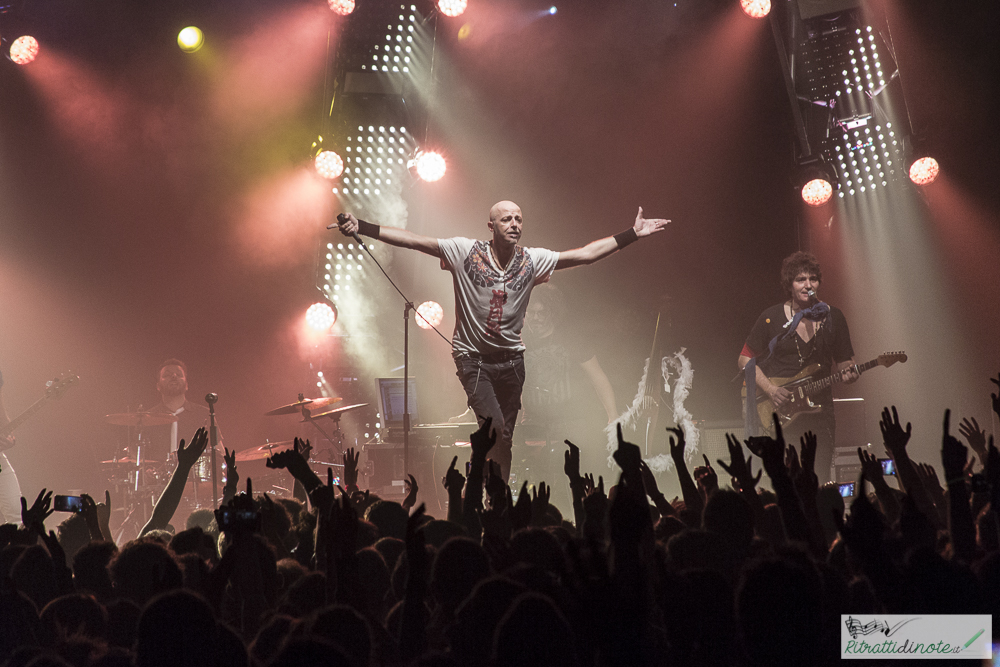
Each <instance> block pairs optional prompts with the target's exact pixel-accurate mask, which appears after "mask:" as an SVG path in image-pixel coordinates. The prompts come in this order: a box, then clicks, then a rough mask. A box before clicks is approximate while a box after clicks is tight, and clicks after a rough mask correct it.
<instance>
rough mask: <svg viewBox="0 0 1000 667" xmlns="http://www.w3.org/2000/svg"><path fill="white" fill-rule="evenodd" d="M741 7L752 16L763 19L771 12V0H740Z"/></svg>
mask: <svg viewBox="0 0 1000 667" xmlns="http://www.w3.org/2000/svg"><path fill="white" fill-rule="evenodd" d="M740 7H742V8H743V13H745V14H746V15H747V16H749V17H750V18H754V19H762V18H764V17H765V16H767V15H768V14H769V13H770V12H771V0H740Z"/></svg>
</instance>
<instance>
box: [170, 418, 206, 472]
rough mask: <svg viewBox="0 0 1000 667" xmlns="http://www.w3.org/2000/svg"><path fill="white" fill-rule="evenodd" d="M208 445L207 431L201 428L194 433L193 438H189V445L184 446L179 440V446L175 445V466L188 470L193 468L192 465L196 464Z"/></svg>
mask: <svg viewBox="0 0 1000 667" xmlns="http://www.w3.org/2000/svg"><path fill="white" fill-rule="evenodd" d="M207 445H208V431H207V430H206V429H205V428H204V427H202V428H200V429H198V430H197V431H195V432H194V437H193V438H191V443H190V444H189V445H187V446H186V447H185V446H184V441H183V440H181V442H180V444H179V445H177V466H178V467H183V468H187V469H188V470H190V469H191V468H193V467H194V464H195V463H197V462H198V459H199V457H201V455H202V454H203V453H204V452H205V447H206V446H207Z"/></svg>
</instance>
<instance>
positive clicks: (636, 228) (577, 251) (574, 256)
mask: <svg viewBox="0 0 1000 667" xmlns="http://www.w3.org/2000/svg"><path fill="white" fill-rule="evenodd" d="M668 224H670V221H669V220H664V219H663V218H646V217H644V216H643V214H642V207H641V206H640V207H639V213H638V214H637V215H636V216H635V224H634V225H633V226H632V228H631V230H630V231H632V232H634V236H632V238H631V240H628V239H626V238H624V236H625V235H624V234H617V235H615V236H607V237H605V238H603V239H597V240H596V241H591V242H590V243H588V244H587V245H585V246H583V247H582V248H573V249H572V250H563V251H562V252H560V253H559V262H558V263H557V264H556V269H569V268H572V267H574V266H580V265H581V264H593V263H594V262H596V261H597V260H599V259H604V258H605V257H607V256H608V255H611V254H613V253H615V252H617V251H618V250H620V249H621V248H623V247H624V246H625V245H628V244H629V243H631V242H632V241H635V240H637V239H640V238H642V237H644V236H649V235H650V234H656V233H657V232H661V231H663V230H664V229H666V227H667V225H668ZM618 237H623V238H622V239H621V241H620V240H619V238H618Z"/></svg>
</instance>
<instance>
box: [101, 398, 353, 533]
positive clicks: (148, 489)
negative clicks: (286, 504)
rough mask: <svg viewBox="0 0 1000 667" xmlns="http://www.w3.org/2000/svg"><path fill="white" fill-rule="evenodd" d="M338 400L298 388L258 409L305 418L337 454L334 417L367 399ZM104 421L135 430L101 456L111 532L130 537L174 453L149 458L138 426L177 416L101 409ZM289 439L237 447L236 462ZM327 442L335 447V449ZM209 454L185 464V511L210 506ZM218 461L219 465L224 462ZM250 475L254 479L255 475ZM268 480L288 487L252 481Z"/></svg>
mask: <svg viewBox="0 0 1000 667" xmlns="http://www.w3.org/2000/svg"><path fill="white" fill-rule="evenodd" d="M341 402H343V399H342V398H339V397H322V398H306V397H305V396H304V395H303V394H299V396H298V400H297V401H295V402H294V403H289V404H288V405H283V406H281V407H279V408H275V409H273V410H269V411H267V412H265V413H264V415H265V416H268V417H277V416H283V415H292V414H298V415H300V416H301V417H302V419H301V420H300V423H305V422H309V423H311V424H312V425H313V427H315V428H316V430H318V431H319V432H320V433H321V434H322V435H323V437H324V439H325V440H326V441H327V442H329V443H330V445H331V447H330V448H328V449H326V450H323V451H324V452H329V453H330V454H331V456H328V457H327V458H334V459H339V458H340V457H341V455H342V453H343V449H344V447H343V445H344V432H343V431H342V430H341V428H340V418H341V417H342V416H343V415H344V414H345V413H347V412H350V411H352V410H357V409H359V408H363V407H365V406H367V405H368V404H367V403H356V404H354V405H345V406H340V407H336V405H337V404H338V403H341ZM321 419H329V420H330V421H332V422H333V424H334V431H333V432H332V433H327V431H326V430H324V428H323V426H322V425H321V424H320V423H318V420H321ZM104 421H105V422H106V423H108V424H111V425H113V426H125V427H128V428H130V429H134V430H135V431H134V435H132V434H131V433H130V444H129V446H128V447H125V448H124V449H123V450H122V451H121V452H120V453H121V456H115V457H114V458H112V459H110V460H108V461H102V462H101V465H102V466H104V468H105V470H106V471H107V474H108V479H109V482H110V483H111V484H112V485H113V486H114V488H115V497H116V498H119V499H121V500H119V501H118V502H116V505H117V506H118V510H119V511H121V512H122V513H123V517H122V520H121V528H120V529H119V533H118V535H117V538H118V540H119V542H120V540H121V539H122V537H134V536H136V535H138V534H139V531H140V530H141V529H142V526H143V525H145V523H146V521H148V520H149V517H150V516H151V515H152V512H153V506H154V505H155V504H156V501H157V500H158V499H159V497H160V494H161V493H162V492H163V489H164V488H165V487H166V485H167V482H168V481H169V480H170V476H171V474H173V471H174V469H175V468H176V467H177V461H176V456H175V454H170V455H169V456H168V460H167V461H161V460H151V459H150V458H149V457H148V456H147V455H146V454H145V453H144V447H145V446H146V445H147V444H148V441H147V440H146V439H144V437H143V429H144V428H146V427H151V426H169V425H170V424H173V423H174V422H176V421H177V416H176V415H173V414H171V413H169V412H143V411H140V412H119V413H115V414H110V415H106V416H105V417H104ZM293 443H294V440H286V441H281V442H265V443H264V444H263V445H260V446H258V447H251V448H249V449H244V450H240V451H237V452H236V460H237V461H239V462H247V461H259V460H264V459H266V458H268V457H269V456H271V455H272V454H276V453H278V452H281V451H285V450H288V449H291V448H292V446H293ZM333 448H336V452H334V449H333ZM210 454H211V452H210V451H209V449H206V450H205V452H204V453H203V454H202V455H201V456H200V457H199V458H198V461H197V462H196V463H195V465H194V467H193V468H192V469H191V475H190V478H189V480H188V484H189V485H190V488H189V489H188V490H186V491H185V494H184V500H182V505H185V506H187V509H189V510H190V511H194V510H196V509H202V508H209V509H215V507H214V503H213V498H212V496H213V493H212V488H211V485H212V472H213V471H212V458H213V457H212V456H210ZM214 458H216V459H217V460H218V461H221V460H222V458H223V457H222V453H221V452H219V451H218V450H217V451H216V456H215V457H214ZM310 464H311V465H315V466H322V467H323V469H324V471H325V468H326V467H329V466H332V467H336V468H342V467H343V464H342V463H337V462H335V461H331V462H327V461H317V460H315V459H312V460H310ZM221 465H222V467H223V469H224V468H225V464H224V463H223V464H221ZM223 474H225V473H223ZM338 476H339V475H338ZM221 481H222V482H223V483H224V482H225V478H222V480H221ZM254 481H255V482H256V481H257V480H256V478H255V479H254ZM262 481H263V480H262ZM271 486H273V488H274V489H275V490H281V491H288V489H286V488H285V487H283V486H280V485H279V484H272V485H270V486H269V485H267V484H263V485H261V486H258V485H257V484H255V485H254V487H255V488H263V489H267V488H271Z"/></svg>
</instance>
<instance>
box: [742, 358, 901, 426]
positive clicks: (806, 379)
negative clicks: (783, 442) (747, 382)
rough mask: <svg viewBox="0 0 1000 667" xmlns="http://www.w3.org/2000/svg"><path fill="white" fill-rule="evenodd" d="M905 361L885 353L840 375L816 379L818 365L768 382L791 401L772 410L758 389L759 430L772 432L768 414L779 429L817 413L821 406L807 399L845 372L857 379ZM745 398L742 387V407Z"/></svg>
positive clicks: (744, 390)
mask: <svg viewBox="0 0 1000 667" xmlns="http://www.w3.org/2000/svg"><path fill="white" fill-rule="evenodd" d="M906 358H907V357H906V353H905V352H886V353H884V354H880V355H879V356H878V357H876V358H875V359H872V360H871V361H869V362H867V363H864V364H857V365H855V366H849V367H847V368H845V369H844V370H842V371H839V372H837V373H833V374H831V375H827V376H826V377H823V378H818V379H817V378H815V377H813V376H814V375H815V373H816V372H817V371H818V370H819V368H820V366H819V364H811V365H809V366H807V367H806V368H805V369H803V370H802V372H800V373H799V374H798V375H796V376H794V377H790V378H779V377H773V378H768V379H769V380H770V381H771V382H773V383H774V384H776V385H778V386H779V387H784V388H785V389H787V390H788V391H790V392H792V400H791V401H790V402H788V403H785V405H783V406H782V407H781V409H775V407H774V403H772V402H771V398H770V397H769V396H768V395H767V394H765V393H764V392H763V391H762V390H761V389H760V388H759V387H758V388H757V416H758V418H759V419H760V423H761V426H763V427H764V429H766V430H770V429H771V428H772V426H773V421H772V418H771V414H772V413H777V414H778V418H779V419H780V420H781V425H782V426H785V425H786V424H789V423H791V421H792V420H793V419H795V418H796V417H798V416H799V415H802V414H808V413H811V412H819V410H820V409H821V408H822V406H820V405H817V404H815V403H813V402H812V398H811V397H812V396H813V395H815V394H816V393H817V392H819V391H820V390H822V389H826V388H827V387H829V386H832V385H834V384H837V383H838V382H842V381H843V379H844V376H845V375H846V374H847V372H848V371H851V370H853V371H855V372H856V373H857V374H858V375H861V374H862V373H864V372H865V371H867V370H871V369H872V368H875V367H876V366H885V367H886V368H888V367H889V366H892V365H893V364H894V363H896V362H897V361H898V362H900V363H905V362H906ZM746 395H747V392H746V387H744V388H743V392H742V396H743V398H744V405H745V404H746V400H745V399H746Z"/></svg>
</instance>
